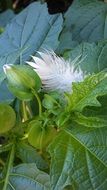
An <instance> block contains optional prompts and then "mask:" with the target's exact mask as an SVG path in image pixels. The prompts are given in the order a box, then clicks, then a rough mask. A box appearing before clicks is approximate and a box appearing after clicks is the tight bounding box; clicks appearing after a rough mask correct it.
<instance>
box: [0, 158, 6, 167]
mask: <svg viewBox="0 0 107 190" xmlns="http://www.w3.org/2000/svg"><path fill="white" fill-rule="evenodd" d="M0 165H2V166H4V165H5V162H4V161H3V160H2V159H1V158H0Z"/></svg>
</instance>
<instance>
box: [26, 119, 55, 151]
mask: <svg viewBox="0 0 107 190" xmlns="http://www.w3.org/2000/svg"><path fill="white" fill-rule="evenodd" d="M29 128H30V130H29V134H28V142H29V143H30V144H31V145H32V146H34V147H35V148H37V149H40V150H42V149H43V148H46V147H47V146H48V144H49V143H50V142H51V141H52V140H53V138H54V136H55V135H56V129H54V128H53V127H52V126H45V127H44V126H43V124H42V122H41V121H36V120H35V121H32V122H30V123H29Z"/></svg>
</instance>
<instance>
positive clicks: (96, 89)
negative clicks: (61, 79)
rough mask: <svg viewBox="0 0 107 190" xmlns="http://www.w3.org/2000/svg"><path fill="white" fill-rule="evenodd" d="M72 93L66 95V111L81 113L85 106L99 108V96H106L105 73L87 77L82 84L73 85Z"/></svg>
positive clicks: (106, 76)
mask: <svg viewBox="0 0 107 190" xmlns="http://www.w3.org/2000/svg"><path fill="white" fill-rule="evenodd" d="M72 90H73V93H72V94H68V95H67V98H68V110H76V111H79V112H81V111H82V110H83V108H84V107H86V106H96V107H99V106H101V104H100V102H99V101H98V100H97V98H98V97H99V96H103V95H106V94H107V73H105V72H100V73H98V74H96V75H91V76H89V77H87V78H86V79H85V80H84V81H83V82H80V83H74V84H73V86H72Z"/></svg>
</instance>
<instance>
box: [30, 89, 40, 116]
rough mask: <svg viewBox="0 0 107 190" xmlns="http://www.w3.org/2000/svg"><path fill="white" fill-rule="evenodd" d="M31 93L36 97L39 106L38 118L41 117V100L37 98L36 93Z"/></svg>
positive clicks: (33, 91)
mask: <svg viewBox="0 0 107 190" xmlns="http://www.w3.org/2000/svg"><path fill="white" fill-rule="evenodd" d="M32 93H33V94H34V96H35V97H36V99H37V101H38V105H39V116H41V114H42V104H41V100H40V98H39V96H38V94H37V93H36V91H35V90H34V89H32Z"/></svg>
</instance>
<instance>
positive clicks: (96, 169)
mask: <svg viewBox="0 0 107 190" xmlns="http://www.w3.org/2000/svg"><path fill="white" fill-rule="evenodd" d="M106 136H107V129H106V127H105V128H102V129H101V128H100V129H95V128H94V129H93V128H86V127H83V126H80V125H78V124H75V123H71V125H70V126H69V128H66V129H65V131H62V132H60V134H59V136H58V137H57V138H56V139H55V141H54V142H53V143H52V144H51V146H50V147H49V152H50V154H51V159H52V160H51V172H50V175H51V185H52V189H53V190H58V189H60V190H62V189H63V188H64V187H65V186H67V185H72V188H71V189H75V190H77V189H79V190H82V189H84V190H86V189H93V190H95V189H99V190H105V189H106V187H107V180H106V178H107V159H106V158H107V141H106Z"/></svg>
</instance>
